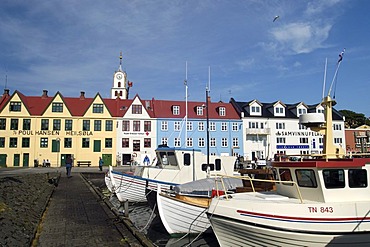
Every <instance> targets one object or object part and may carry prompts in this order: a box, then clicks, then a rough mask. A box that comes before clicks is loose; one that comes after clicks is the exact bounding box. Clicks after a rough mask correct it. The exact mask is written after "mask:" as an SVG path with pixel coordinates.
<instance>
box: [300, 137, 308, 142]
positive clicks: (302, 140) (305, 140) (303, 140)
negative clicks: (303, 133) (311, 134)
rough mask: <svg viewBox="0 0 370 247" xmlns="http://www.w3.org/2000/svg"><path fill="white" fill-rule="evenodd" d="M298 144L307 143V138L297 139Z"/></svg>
mask: <svg viewBox="0 0 370 247" xmlns="http://www.w3.org/2000/svg"><path fill="white" fill-rule="evenodd" d="M299 143H308V138H307V137H301V138H299Z"/></svg>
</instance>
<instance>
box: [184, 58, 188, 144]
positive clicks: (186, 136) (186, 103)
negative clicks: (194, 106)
mask: <svg viewBox="0 0 370 247" xmlns="http://www.w3.org/2000/svg"><path fill="white" fill-rule="evenodd" d="M184 84H185V147H187V144H188V61H186V62H185V81H184Z"/></svg>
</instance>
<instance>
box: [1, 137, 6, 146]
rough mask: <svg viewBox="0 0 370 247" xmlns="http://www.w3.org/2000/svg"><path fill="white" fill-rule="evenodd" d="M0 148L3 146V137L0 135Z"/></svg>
mask: <svg viewBox="0 0 370 247" xmlns="http://www.w3.org/2000/svg"><path fill="white" fill-rule="evenodd" d="M0 148H5V137H0Z"/></svg>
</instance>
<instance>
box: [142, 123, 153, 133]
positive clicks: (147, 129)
mask: <svg viewBox="0 0 370 247" xmlns="http://www.w3.org/2000/svg"><path fill="white" fill-rule="evenodd" d="M144 131H145V132H150V131H152V122H151V121H144Z"/></svg>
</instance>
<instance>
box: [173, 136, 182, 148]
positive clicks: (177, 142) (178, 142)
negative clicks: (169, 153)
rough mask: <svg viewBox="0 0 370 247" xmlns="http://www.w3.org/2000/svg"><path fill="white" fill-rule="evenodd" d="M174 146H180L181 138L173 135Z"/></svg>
mask: <svg viewBox="0 0 370 247" xmlns="http://www.w3.org/2000/svg"><path fill="white" fill-rule="evenodd" d="M174 146H175V147H180V146H181V138H179V137H175V145H174Z"/></svg>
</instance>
